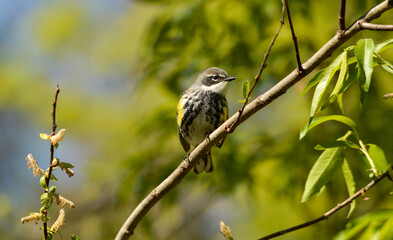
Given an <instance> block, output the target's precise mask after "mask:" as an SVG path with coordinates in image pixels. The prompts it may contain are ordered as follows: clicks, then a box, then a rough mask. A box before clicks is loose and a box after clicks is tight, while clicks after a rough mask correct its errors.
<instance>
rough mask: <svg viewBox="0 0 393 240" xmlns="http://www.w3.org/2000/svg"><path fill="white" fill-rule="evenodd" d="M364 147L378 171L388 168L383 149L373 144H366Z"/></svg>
mask: <svg viewBox="0 0 393 240" xmlns="http://www.w3.org/2000/svg"><path fill="white" fill-rule="evenodd" d="M366 148H367V152H368V154H369V155H370V157H371V159H372V161H373V164H374V166H375V168H376V169H377V171H378V172H379V173H380V172H384V171H386V170H387V169H388V168H389V164H388V162H387V161H386V157H385V153H384V152H383V150H382V149H381V148H380V147H378V146H377V145H375V144H366Z"/></svg>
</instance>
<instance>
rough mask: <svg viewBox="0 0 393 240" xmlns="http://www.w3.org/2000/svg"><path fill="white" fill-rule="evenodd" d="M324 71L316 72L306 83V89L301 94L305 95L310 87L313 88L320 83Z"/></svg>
mask: <svg viewBox="0 0 393 240" xmlns="http://www.w3.org/2000/svg"><path fill="white" fill-rule="evenodd" d="M324 71H325V69H322V70H320V71H319V72H317V73H316V74H315V75H314V76H313V77H312V78H311V79H310V81H308V83H307V85H306V87H305V88H304V90H303V92H302V94H305V93H306V92H308V90H310V89H311V88H312V87H314V86H315V85H316V84H318V83H319V81H321V78H322V76H323V75H324Z"/></svg>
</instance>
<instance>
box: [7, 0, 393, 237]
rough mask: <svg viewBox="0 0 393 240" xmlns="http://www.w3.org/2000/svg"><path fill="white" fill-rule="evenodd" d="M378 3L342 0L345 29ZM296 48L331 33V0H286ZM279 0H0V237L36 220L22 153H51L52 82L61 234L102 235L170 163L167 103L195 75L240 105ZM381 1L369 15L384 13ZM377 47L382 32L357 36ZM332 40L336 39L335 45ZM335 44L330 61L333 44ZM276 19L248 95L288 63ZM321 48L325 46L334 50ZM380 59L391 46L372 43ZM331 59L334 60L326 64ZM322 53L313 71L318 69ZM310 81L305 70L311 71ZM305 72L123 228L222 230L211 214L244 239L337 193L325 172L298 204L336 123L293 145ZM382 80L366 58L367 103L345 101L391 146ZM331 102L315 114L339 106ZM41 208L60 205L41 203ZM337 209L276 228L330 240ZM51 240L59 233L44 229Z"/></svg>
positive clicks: (313, 211)
mask: <svg viewBox="0 0 393 240" xmlns="http://www.w3.org/2000/svg"><path fill="white" fill-rule="evenodd" d="M377 2H379V1H365V0H362V1H356V2H355V1H348V3H347V7H348V9H347V25H349V23H350V22H352V21H353V20H355V19H356V18H358V17H359V16H361V15H362V14H363V13H365V12H366V11H367V10H368V9H369V8H370V7H371V6H373V5H374V4H375V3H377ZM290 4H291V11H292V12H291V13H292V17H293V22H294V24H295V30H296V32H297V36H298V41H299V47H300V51H301V58H302V59H303V60H306V59H307V58H309V57H310V56H311V55H312V54H313V53H314V52H315V51H316V50H317V49H319V48H320V47H321V46H322V45H323V44H324V43H325V42H326V41H327V40H328V39H330V38H331V37H333V36H334V34H335V33H336V30H337V20H338V10H339V1H338V0H337V1H333V2H332V1H330V0H322V1H312V0H296V1H290ZM280 14H281V1H277V0H265V1H255V0H246V1H235V0H230V1H225V0H213V1H207V0H192V1H188V0H176V1H175V0H161V1H160V0H156V1H154V0H150V1H149V0H145V1H143V0H128V1H126V0H84V1H77V0H67V1H64V0H63V1H61V0H52V1H43V0H12V1H9V0H0V163H1V167H0V235H1V236H2V237H1V238H2V239H39V238H40V237H41V235H42V232H41V231H40V229H39V228H40V227H41V225H40V224H39V225H34V224H21V223H20V218H21V217H23V216H25V215H28V214H29V212H33V211H38V210H39V208H40V200H39V197H40V195H41V194H42V188H41V187H40V185H39V179H38V178H36V179H34V178H33V176H32V173H31V170H27V167H26V161H25V158H26V156H27V155H28V154H29V153H32V154H33V155H34V156H35V158H36V159H37V160H38V162H39V164H40V166H41V167H42V168H44V169H45V168H47V166H48V162H49V143H48V142H47V141H43V140H41V139H40V138H39V133H41V132H46V133H50V131H51V130H50V129H51V116H50V110H51V101H52V99H53V97H54V92H55V87H56V85H57V84H59V86H60V89H61V92H60V95H59V100H58V109H57V123H58V126H59V128H58V129H60V128H65V129H67V133H66V136H65V140H64V141H63V142H61V143H60V146H59V148H58V150H57V151H56V153H55V156H56V157H58V158H60V159H61V160H62V161H65V162H70V163H72V164H74V165H75V173H76V174H75V176H74V177H72V178H68V177H67V176H66V175H65V174H64V173H63V172H61V171H56V172H55V175H56V176H57V177H58V178H59V182H56V183H54V184H55V185H56V186H57V189H58V192H59V193H60V194H62V195H64V196H65V197H67V198H69V199H71V200H72V201H74V203H75V204H76V209H75V210H67V212H66V214H67V215H66V225H65V226H64V227H63V229H62V231H61V234H62V237H63V239H69V236H70V235H71V234H72V233H75V234H77V235H78V236H79V237H81V238H82V239H113V238H114V236H115V235H116V233H117V231H118V229H119V228H120V227H121V225H122V223H123V221H124V220H125V219H126V218H127V216H128V215H129V214H130V213H131V211H132V210H133V209H134V208H135V207H136V205H137V203H138V202H139V201H140V200H141V199H143V197H144V196H145V195H146V194H148V193H149V192H150V191H151V190H152V189H153V188H154V186H156V185H157V184H159V183H160V182H161V181H162V180H163V179H164V178H165V177H166V176H168V175H169V174H170V173H171V172H172V171H173V170H174V168H175V167H176V166H177V165H178V164H179V163H180V162H181V161H182V159H183V157H184V155H185V153H184V152H183V150H182V148H181V146H180V144H179V143H178V139H177V129H176V120H175V119H176V114H175V111H176V102H177V99H178V96H179V95H180V93H181V92H182V91H183V90H184V89H186V88H187V87H188V86H189V85H190V84H192V82H193V81H194V79H195V78H196V77H197V75H198V73H199V72H201V71H203V70H204V69H206V68H208V67H211V66H217V67H220V68H223V69H225V70H226V71H227V72H228V73H229V74H230V75H231V76H237V77H238V80H237V81H236V82H234V83H233V84H232V86H231V89H230V91H229V94H228V97H227V99H228V102H229V105H230V114H233V113H234V112H235V111H236V109H238V108H239V107H240V106H241V103H239V102H238V100H240V99H242V96H241V86H242V83H243V82H244V81H245V80H252V79H253V76H254V75H255V74H256V73H257V71H258V68H259V65H260V63H261V61H262V59H263V54H264V53H265V51H266V49H267V47H268V45H269V43H270V41H271V38H272V36H273V34H274V32H275V30H276V28H277V27H278V25H279V19H280ZM391 19H392V13H391V12H388V13H387V14H385V16H383V17H382V18H381V19H380V20H378V21H379V22H384V23H389V21H390V23H391ZM362 37H368V38H373V39H374V41H375V42H377V43H379V42H382V41H385V40H387V39H390V38H393V34H392V33H389V32H370V31H368V32H363V33H361V34H358V35H356V36H355V38H354V39H352V40H351V41H349V42H348V43H346V44H345V45H344V46H343V48H344V47H347V46H350V45H353V44H355V43H356V41H357V40H358V39H360V38H362ZM343 48H341V49H343ZM338 52H339V51H337V52H336V53H335V54H333V55H334V56H336V55H337V53H338ZM294 56H295V55H294V50H293V46H292V42H291V36H290V31H289V27H288V25H285V26H284V28H283V30H282V32H281V33H280V35H279V38H278V39H277V43H276V45H275V46H274V48H273V52H272V53H271V56H270V59H269V61H268V68H267V69H266V70H265V72H264V74H263V76H262V82H261V83H260V84H259V86H258V87H257V89H256V91H255V93H254V96H256V95H259V94H261V93H263V92H264V91H266V90H267V89H269V88H270V87H271V86H273V85H274V84H275V83H276V82H278V81H279V80H280V79H282V78H283V77H284V76H285V75H287V74H288V73H289V72H290V71H292V70H293V69H294V68H295V67H296V63H295V61H294V60H295V57H294ZM334 56H333V57H334ZM384 57H385V58H386V59H388V60H389V61H392V60H393V52H392V51H386V52H384ZM329 60H331V59H329ZM328 62H329V61H326V62H325V63H324V64H323V65H322V66H321V67H323V66H326V65H327V64H328ZM308 79H309V78H308ZM306 82H307V80H303V81H301V82H300V83H298V84H296V85H295V86H294V87H292V88H291V89H290V90H289V91H288V92H287V93H286V94H285V95H284V96H282V97H280V99H278V100H277V101H275V102H273V103H272V104H271V105H269V106H268V107H267V108H265V109H263V111H260V112H259V113H257V114H256V115H254V116H253V117H252V118H251V119H249V120H248V121H247V122H246V123H244V124H242V125H241V126H240V127H239V128H238V129H237V130H236V132H235V133H234V134H232V135H230V136H229V137H228V138H227V140H226V142H225V144H224V146H223V148H222V149H213V151H212V152H213V158H214V164H215V170H214V172H213V173H211V174H201V175H195V174H191V173H190V174H189V175H188V176H187V177H186V178H185V179H184V180H183V181H182V183H181V184H180V185H179V186H178V187H177V188H176V189H174V190H173V191H172V192H170V193H169V194H167V195H166V196H165V197H164V198H163V199H162V201H160V202H159V203H158V204H157V205H156V206H155V207H154V208H153V209H152V210H151V211H150V212H149V213H148V215H147V216H146V217H145V218H144V219H143V220H142V222H141V223H140V225H139V226H138V227H137V229H136V231H135V239H168V240H169V239H223V237H222V236H221V235H220V232H219V222H220V221H224V222H225V223H226V224H227V225H229V226H230V228H231V229H232V233H233V235H234V237H235V239H256V238H258V237H262V236H263V235H266V234H269V233H272V232H274V231H277V230H280V229H282V228H286V227H290V226H292V225H295V224H299V223H301V222H304V221H307V220H310V219H312V218H315V217H318V216H320V215H321V214H323V213H324V212H325V211H327V210H328V209H330V208H332V207H334V206H336V204H337V203H338V202H340V201H342V200H343V199H345V198H346V197H347V190H346V188H345V184H344V181H343V177H342V175H340V174H337V176H336V178H335V179H334V180H333V182H332V183H329V184H328V186H327V188H326V190H325V191H324V192H323V193H322V194H321V195H320V196H318V197H314V198H313V199H312V200H310V201H309V202H306V203H300V200H301V196H302V193H303V190H304V183H305V180H306V178H307V175H308V172H309V170H310V169H311V167H312V165H313V163H314V162H315V160H316V159H317V157H318V154H319V153H320V152H318V151H316V150H314V149H313V147H314V146H315V145H316V144H317V143H321V142H324V141H330V140H334V139H336V138H338V137H340V136H342V135H343V134H344V133H345V131H346V129H345V126H341V125H339V124H334V123H327V124H324V125H322V126H320V127H318V128H317V129H315V130H313V131H312V132H311V133H310V134H309V135H308V136H307V137H306V138H305V139H304V140H302V141H299V140H298V135H299V130H300V128H301V126H302V125H303V124H305V123H306V122H307V119H308V114H309V107H310V99H311V97H312V94H311V93H310V94H306V95H301V92H302V90H303V88H304V86H305V84H306ZM392 91H393V76H392V75H389V74H387V73H385V72H384V71H382V70H381V69H375V71H374V75H373V83H372V87H371V90H370V94H369V96H368V99H367V102H366V104H365V105H364V106H363V107H362V108H360V106H359V90H358V89H357V88H356V87H353V89H351V90H350V92H349V93H348V94H347V95H346V96H345V97H344V107H345V111H346V114H347V116H349V117H351V118H352V119H354V120H355V122H356V123H357V125H358V127H359V134H360V135H361V137H362V138H363V139H364V140H365V142H368V143H375V144H377V145H379V146H381V147H382V148H383V149H384V151H385V153H386V156H387V158H388V160H389V161H391V159H392V153H393V151H392V150H393V128H392V125H391V123H392V116H393V101H388V100H383V99H382V95H383V94H384V93H385V92H392ZM337 112H338V111H337V107H332V108H331V109H328V110H326V113H337ZM348 158H349V161H350V165H351V168H352V170H353V171H354V174H355V179H356V181H357V182H358V185H357V188H360V187H361V186H362V185H363V184H365V183H367V182H368V181H369V179H368V172H367V171H366V168H367V167H366V165H365V164H364V162H363V161H362V160H361V159H359V157H357V155H355V154H353V156H352V155H349V156H348ZM390 191H391V184H390V183H388V182H385V183H381V184H379V185H378V186H377V187H375V188H374V189H373V190H372V191H370V192H369V193H367V196H368V197H369V198H370V200H369V201H361V200H360V202H361V203H360V204H358V208H357V209H356V211H355V212H354V214H353V216H352V217H351V219H352V218H356V217H358V216H360V215H362V214H364V213H367V212H369V211H374V210H377V209H384V208H392V207H393V204H392V200H393V197H392V196H391V195H389V192H390ZM51 211H52V213H51V214H52V215H51V216H52V219H55V218H56V214H57V211H58V208H57V206H54V207H52V209H51ZM346 211H347V210H343V211H342V212H340V213H338V214H336V215H335V216H332V217H331V218H330V219H329V220H328V221H325V222H322V223H319V224H317V225H314V226H312V227H308V228H307V229H304V230H301V231H298V232H295V233H292V234H290V235H288V236H285V237H283V238H282V239H315V236H318V238H319V239H321V240H322V239H331V238H332V237H333V236H334V235H335V234H336V233H337V232H338V231H340V230H342V229H343V228H344V227H345V224H346V223H347V222H348V221H349V219H346V218H345V216H346V214H347V212H346ZM55 239H61V237H60V236H56V238H55Z"/></svg>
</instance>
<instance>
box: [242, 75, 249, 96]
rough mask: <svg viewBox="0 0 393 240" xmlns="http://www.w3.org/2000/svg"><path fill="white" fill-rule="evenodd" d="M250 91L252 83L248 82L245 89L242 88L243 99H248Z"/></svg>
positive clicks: (245, 83) (244, 84)
mask: <svg viewBox="0 0 393 240" xmlns="http://www.w3.org/2000/svg"><path fill="white" fill-rule="evenodd" d="M249 91H250V81H248V80H247V81H245V82H244V83H243V87H242V92H243V99H246V98H247V95H248V92H249Z"/></svg>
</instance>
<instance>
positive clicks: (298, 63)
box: [284, 0, 304, 73]
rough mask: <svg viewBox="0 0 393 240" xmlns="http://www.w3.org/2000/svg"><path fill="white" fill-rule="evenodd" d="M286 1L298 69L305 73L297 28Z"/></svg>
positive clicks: (285, 0)
mask: <svg viewBox="0 0 393 240" xmlns="http://www.w3.org/2000/svg"><path fill="white" fill-rule="evenodd" d="M284 3H285V8H286V9H287V16H288V22H289V28H290V29H291V34H292V40H293V44H294V45H295V52H296V63H297V70H298V71H299V73H303V70H304V69H303V67H302V62H301V61H300V53H299V47H298V46H297V37H296V35H295V29H294V28H293V24H292V19H291V14H290V12H289V5H288V0H284Z"/></svg>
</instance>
